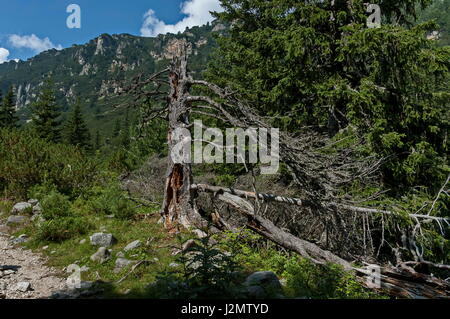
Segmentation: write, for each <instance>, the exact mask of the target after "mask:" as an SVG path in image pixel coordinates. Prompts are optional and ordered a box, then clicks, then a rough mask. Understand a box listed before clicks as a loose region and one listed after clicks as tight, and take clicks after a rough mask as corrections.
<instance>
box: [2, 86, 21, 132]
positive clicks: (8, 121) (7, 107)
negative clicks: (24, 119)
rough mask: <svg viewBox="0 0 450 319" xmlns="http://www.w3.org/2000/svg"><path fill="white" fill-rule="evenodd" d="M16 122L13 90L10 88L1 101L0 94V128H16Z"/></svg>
mask: <svg viewBox="0 0 450 319" xmlns="http://www.w3.org/2000/svg"><path fill="white" fill-rule="evenodd" d="M18 120H19V119H18V117H17V115H16V104H15V96H14V88H13V87H12V86H11V87H10V88H9V90H8V93H6V95H5V97H3V99H2V94H1V92H0V128H17V127H18V124H17V122H18Z"/></svg>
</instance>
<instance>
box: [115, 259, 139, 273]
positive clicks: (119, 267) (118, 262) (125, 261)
mask: <svg viewBox="0 0 450 319" xmlns="http://www.w3.org/2000/svg"><path fill="white" fill-rule="evenodd" d="M135 263H136V261H134V260H128V259H126V258H117V260H116V267H115V269H114V272H115V273H118V272H120V271H121V270H122V269H123V268H125V267H128V266H130V265H133V264H135Z"/></svg>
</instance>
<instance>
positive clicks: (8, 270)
mask: <svg viewBox="0 0 450 319" xmlns="http://www.w3.org/2000/svg"><path fill="white" fill-rule="evenodd" d="M18 283H29V284H30V287H29V289H27V291H21V289H19V288H20V285H19V287H18V285H17V284H18ZM21 285H23V287H22V290H25V288H26V287H27V284H21ZM65 287H66V280H65V279H64V278H60V277H58V276H57V270H56V269H52V268H49V267H47V266H45V258H44V257H43V256H40V255H39V254H36V253H33V252H32V251H30V250H26V249H23V248H21V247H18V246H17V245H12V244H11V242H10V240H9V235H7V234H4V233H0V298H7V299H35V298H48V297H50V296H51V295H52V293H53V292H54V291H57V290H62V289H64V288H65Z"/></svg>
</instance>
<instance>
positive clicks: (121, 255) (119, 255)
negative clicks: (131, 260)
mask: <svg viewBox="0 0 450 319" xmlns="http://www.w3.org/2000/svg"><path fill="white" fill-rule="evenodd" d="M116 256H117V257H120V258H123V257H125V254H124V253H123V251H119V252H118V253H117V254H116Z"/></svg>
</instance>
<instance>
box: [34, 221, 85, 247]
mask: <svg viewBox="0 0 450 319" xmlns="http://www.w3.org/2000/svg"><path fill="white" fill-rule="evenodd" d="M88 229H89V225H86V222H85V221H84V220H83V219H82V218H80V217H72V216H69V217H62V218H58V219H51V220H48V221H44V222H43V223H41V224H40V225H39V226H38V227H37V230H36V239H37V240H41V241H54V242H61V241H64V240H67V239H70V238H72V237H76V236H79V235H83V234H85V233H86V232H87V231H88Z"/></svg>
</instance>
